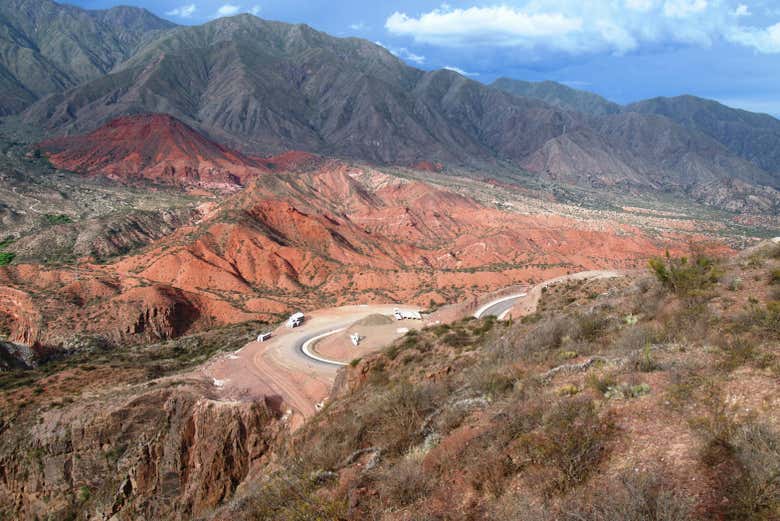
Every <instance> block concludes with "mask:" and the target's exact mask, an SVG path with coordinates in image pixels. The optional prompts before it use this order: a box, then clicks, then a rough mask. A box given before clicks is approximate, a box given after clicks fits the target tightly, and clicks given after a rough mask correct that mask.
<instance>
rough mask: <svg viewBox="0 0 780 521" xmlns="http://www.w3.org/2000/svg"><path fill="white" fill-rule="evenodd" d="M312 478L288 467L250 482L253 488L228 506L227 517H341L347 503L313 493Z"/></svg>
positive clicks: (296, 520) (301, 520) (308, 520)
mask: <svg viewBox="0 0 780 521" xmlns="http://www.w3.org/2000/svg"><path fill="white" fill-rule="evenodd" d="M317 487H318V484H317V482H316V481H315V480H312V479H308V478H303V477H301V475H300V474H299V473H297V472H295V471H293V470H291V469H288V470H285V471H283V472H281V473H279V474H276V475H275V476H272V477H271V478H270V479H268V480H264V481H263V482H261V483H258V484H256V485H254V488H255V489H254V490H250V491H247V494H246V495H245V496H244V497H243V498H242V499H240V500H238V501H235V502H234V504H233V505H231V506H230V507H229V509H230V510H232V512H230V514H229V517H228V519H234V520H236V521H239V520H242V521H243V520H247V521H249V520H253V521H255V520H256V521H321V520H324V519H327V520H329V521H341V520H346V519H347V518H348V516H347V513H348V510H347V505H346V504H345V502H344V501H340V500H338V499H329V498H326V497H323V496H320V495H318V494H317V493H316V490H317Z"/></svg>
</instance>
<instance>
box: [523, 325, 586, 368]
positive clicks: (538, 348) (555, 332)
mask: <svg viewBox="0 0 780 521" xmlns="http://www.w3.org/2000/svg"><path fill="white" fill-rule="evenodd" d="M576 334H577V324H576V322H575V321H574V320H572V319H571V318H570V317H563V316H556V317H551V318H545V319H542V320H540V321H539V322H538V323H537V324H536V325H535V326H534V327H533V328H532V329H531V330H530V331H529V332H528V333H527V334H526V335H525V337H523V338H522V339H521V343H520V345H519V348H520V349H519V350H520V352H521V353H522V355H524V357H526V358H529V359H539V358H544V355H545V354H546V353H547V352H549V351H552V350H556V349H559V348H560V347H561V345H562V344H563V340H564V339H565V338H567V337H568V338H573V337H574V336H576ZM540 355H541V356H540Z"/></svg>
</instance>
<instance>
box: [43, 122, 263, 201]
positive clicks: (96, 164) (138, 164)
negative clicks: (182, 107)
mask: <svg viewBox="0 0 780 521" xmlns="http://www.w3.org/2000/svg"><path fill="white" fill-rule="evenodd" d="M39 146H40V148H41V149H42V150H43V151H44V152H45V153H46V154H47V155H48V157H49V159H50V161H51V162H52V164H54V165H55V166H56V167H58V168H62V169H65V170H72V171H74V172H80V173H84V174H88V175H103V176H106V177H110V178H112V179H116V180H119V181H123V182H129V181H134V180H140V179H146V180H150V181H154V182H158V183H163V184H173V185H182V186H206V187H217V188H230V187H234V186H237V185H241V184H243V183H244V182H245V181H246V180H247V179H249V178H250V177H253V176H255V175H258V174H261V173H262V172H265V171H267V170H268V168H267V167H266V166H265V165H264V164H263V162H262V161H261V160H258V159H256V158H250V157H247V156H245V155H243V154H240V153H238V152H235V151H233V150H229V149H227V148H225V147H223V146H221V145H218V144H217V143H214V142H213V141H210V140H209V139H207V138H205V137H204V136H202V135H201V134H199V133H197V132H196V131H194V130H193V129H191V128H190V127H188V126H187V125H185V124H184V123H182V122H181V121H178V120H177V119H175V118H173V117H171V116H168V115H163V114H144V115H137V116H126V117H121V118H117V119H115V120H113V121H111V122H110V123H108V124H107V125H105V126H103V127H100V128H99V129H97V130H95V131H94V132H92V133H90V134H88V135H85V136H73V137H63V138H58V139H53V140H50V141H45V142H43V143H41V144H40V145H39Z"/></svg>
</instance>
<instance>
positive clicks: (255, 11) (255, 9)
mask: <svg viewBox="0 0 780 521" xmlns="http://www.w3.org/2000/svg"><path fill="white" fill-rule="evenodd" d="M249 12H250V13H251V14H253V15H255V16H257V15H258V14H260V6H259V5H253V6H252V7H251V8H250V9H249Z"/></svg>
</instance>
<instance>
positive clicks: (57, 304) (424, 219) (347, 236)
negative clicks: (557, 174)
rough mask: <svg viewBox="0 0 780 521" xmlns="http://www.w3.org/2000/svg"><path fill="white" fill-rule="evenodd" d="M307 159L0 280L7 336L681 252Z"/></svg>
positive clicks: (459, 283)
mask: <svg viewBox="0 0 780 521" xmlns="http://www.w3.org/2000/svg"><path fill="white" fill-rule="evenodd" d="M307 161H308V160H306V161H304V162H303V163H301V162H297V163H296V165H297V166H298V167H299V169H300V170H299V171H297V172H294V173H291V172H276V173H274V174H273V175H262V176H259V177H256V178H254V179H252V180H250V181H249V182H248V184H247V187H246V188H245V189H244V190H242V191H240V192H237V193H234V194H232V195H229V196H228V197H226V198H224V199H223V200H222V201H221V202H220V203H219V204H218V206H216V207H213V205H212V207H209V209H208V211H204V212H203V214H202V216H201V219H200V220H199V221H197V224H191V225H187V226H183V227H181V228H179V229H178V230H177V231H175V232H174V233H173V234H171V235H169V236H166V237H164V238H163V239H161V240H158V241H156V242H154V243H152V244H151V245H150V246H148V247H146V248H145V249H143V250H141V251H140V253H136V254H133V255H129V256H126V257H123V258H121V259H118V260H116V261H114V262H113V263H108V264H103V265H97V264H94V265H92V264H90V265H83V266H82V267H81V271H82V273H81V275H80V278H78V277H75V274H74V273H73V272H71V271H69V270H67V269H64V270H58V269H47V268H45V267H41V266H37V265H18V266H7V267H5V268H2V269H0V290H2V289H3V287H5V288H9V289H10V288H13V289H14V291H15V292H16V293H14V295H15V297H14V298H15V299H16V300H17V301H19V302H24V307H25V312H24V313H13V312H12V311H13V310H5V309H0V312H2V313H3V314H4V317H5V318H4V327H5V328H6V329H7V330H9V331H10V332H11V334H10V335H9V337H10V338H13V339H17V340H20V341H21V340H24V341H25V342H27V343H29V342H31V341H39V342H40V343H43V344H57V343H60V342H65V341H67V339H68V338H69V337H70V336H72V335H73V331H83V332H86V333H89V334H99V335H101V336H107V337H109V338H111V339H113V340H116V341H132V340H137V341H144V340H147V339H153V338H160V337H171V336H176V335H180V334H183V333H185V332H190V331H194V330H198V329H203V328H207V327H213V326H215V325H219V324H224V323H231V322H239V321H245V320H250V319H264V320H273V319H276V318H279V316H280V315H281V314H282V313H286V312H288V311H290V310H292V309H293V308H299V309H304V310H306V309H314V308H319V307H323V306H328V305H334V304H359V303H370V302H406V303H415V304H419V305H421V306H427V305H428V304H429V303H430V302H431V301H436V302H443V301H462V300H464V299H467V298H469V297H471V296H472V295H476V294H479V293H483V292H486V291H491V290H495V289H498V288H502V287H505V286H509V285H512V284H515V283H518V282H528V281H534V280H535V281H539V280H542V279H546V278H550V277H554V276H558V275H562V274H565V273H567V272H576V271H581V270H586V269H598V268H632V267H637V266H640V265H643V264H644V263H645V261H646V259H647V257H649V256H651V255H656V254H660V253H662V252H663V250H664V248H666V247H671V249H672V250H673V251H674V250H677V249H679V247H681V245H683V244H684V243H685V239H683V238H680V237H678V238H674V237H671V238H668V240H657V239H654V238H651V237H649V236H648V235H646V234H645V233H644V232H642V231H641V230H639V229H637V228H633V227H631V226H628V225H620V224H614V225H612V224H607V223H605V222H604V221H600V222H584V221H575V220H572V219H567V218H563V217H559V216H553V215H523V214H519V213H514V212H505V211H501V210H497V209H494V208H488V207H485V206H482V205H480V204H479V203H477V202H475V201H474V200H472V199H469V198H467V197H464V196H462V195H459V194H456V193H454V192H451V191H449V190H446V189H443V188H439V187H435V186H433V185H429V184H425V183H422V182H418V181H408V180H403V179H400V178H397V177H394V176H391V175H388V174H385V173H383V172H380V171H377V170H373V169H367V168H357V167H351V166H348V165H346V164H344V163H341V162H339V161H332V160H328V161H324V160H322V161H315V162H313V163H307ZM305 165H308V166H309V167H311V166H314V168H313V169H311V170H308V171H306V170H305ZM84 272H86V274H85V273H84ZM55 309H56V310H57V313H50V310H55ZM31 313H35V314H36V316H40V317H41V319H40V320H36V321H35V324H32V323H30V321H29V320H24V319H23V318H24V317H26V316H32V315H31Z"/></svg>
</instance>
